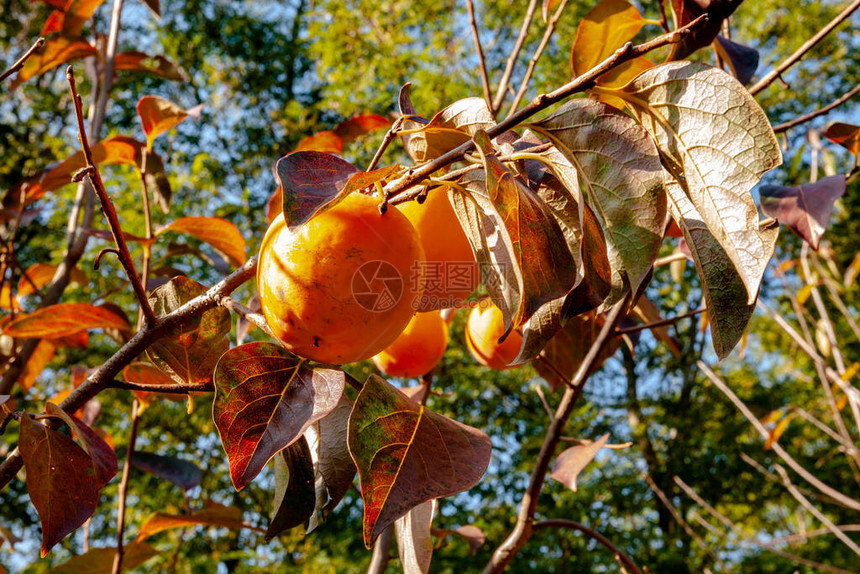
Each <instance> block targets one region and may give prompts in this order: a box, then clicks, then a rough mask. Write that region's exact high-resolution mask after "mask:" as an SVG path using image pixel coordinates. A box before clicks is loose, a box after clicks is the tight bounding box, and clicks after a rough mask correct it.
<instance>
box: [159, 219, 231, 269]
mask: <svg viewBox="0 0 860 574" xmlns="http://www.w3.org/2000/svg"><path fill="white" fill-rule="evenodd" d="M168 231H173V232H176V233H185V234H187V235H191V236H192V237H196V238H197V239H199V240H200V241H203V242H204V243H208V244H209V245H211V246H212V247H214V248H215V249H217V250H218V251H219V252H220V253H223V254H224V256H225V257H227V260H228V261H229V262H230V264H231V265H233V266H234V267H240V266H241V265H243V264H244V263H245V259H246V258H247V255H246V253H245V252H246V246H245V238H244V237H242V233H241V232H240V231H239V228H238V227H236V225H235V224H234V223H232V222H230V221H227V220H226V219H222V218H220V217H180V218H179V219H176V220H174V221H172V222H170V223H169V224H167V225H166V226H164V227H162V228H161V229H159V230H158V231H157V232H156V235H162V234H163V233H166V232H168Z"/></svg>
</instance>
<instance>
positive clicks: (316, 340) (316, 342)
mask: <svg viewBox="0 0 860 574" xmlns="http://www.w3.org/2000/svg"><path fill="white" fill-rule="evenodd" d="M319 346H320V338H319V337H314V347H319Z"/></svg>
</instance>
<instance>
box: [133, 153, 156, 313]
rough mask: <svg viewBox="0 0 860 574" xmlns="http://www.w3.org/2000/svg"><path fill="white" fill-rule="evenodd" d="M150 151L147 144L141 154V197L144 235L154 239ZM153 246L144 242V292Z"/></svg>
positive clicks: (142, 268)
mask: <svg viewBox="0 0 860 574" xmlns="http://www.w3.org/2000/svg"><path fill="white" fill-rule="evenodd" d="M148 155H149V151H148V149H147V146H144V147H143V149H142V151H141V154H140V188H141V198H142V199H143V224H144V234H143V235H144V237H145V238H146V239H152V238H153V237H155V235H154V234H153V232H152V213H151V212H150V210H149V185H148V184H147V183H146V160H147V159H148ZM151 249H152V248H151V246H150V245H149V244H148V243H144V244H143V261H142V262H141V271H140V282H141V284H142V285H143V292H144V294H146V291H147V289H146V284H147V283H148V282H149V262H150V259H151V258H152V251H151ZM143 321H144V316H143V307H142V306H141V307H140V309H139V310H138V314H137V328H138V329H140V328H141V327H143Z"/></svg>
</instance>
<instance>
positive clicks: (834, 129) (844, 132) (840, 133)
mask: <svg viewBox="0 0 860 574" xmlns="http://www.w3.org/2000/svg"><path fill="white" fill-rule="evenodd" d="M822 135H823V136H824V137H826V138H827V139H829V140H830V141H832V142H833V143H835V144H839V145H841V146H842V147H844V148H845V149H847V150H848V151H849V152H851V153H852V154H853V155H854V157H855V158H857V156H858V155H860V126H855V125H852V124H844V123H842V122H833V123H832V124H830V125H829V126H827V129H826V130H824V133H823V134H822Z"/></svg>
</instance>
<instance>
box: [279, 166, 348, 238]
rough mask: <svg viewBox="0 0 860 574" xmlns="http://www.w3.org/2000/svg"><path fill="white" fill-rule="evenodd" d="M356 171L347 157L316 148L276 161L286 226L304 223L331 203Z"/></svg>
mask: <svg viewBox="0 0 860 574" xmlns="http://www.w3.org/2000/svg"><path fill="white" fill-rule="evenodd" d="M356 172H358V168H356V167H355V166H353V165H352V164H351V163H349V162H348V161H345V160H342V159H340V158H339V157H337V156H334V155H331V154H327V153H320V152H316V151H300V152H295V153H291V154H289V155H286V156H284V157H282V158H281V159H279V160H278V161H277V162H275V181H276V182H277V183H278V189H279V191H280V192H281V195H282V201H283V211H284V219H285V221H286V223H287V226H288V227H293V226H299V225H302V224H303V223H305V222H307V221H308V220H310V218H311V217H313V216H314V215H315V214H316V213H317V212H318V211H319V210H320V209H322V208H323V207H325V206H326V205H329V204H330V203H332V202H333V201H334V200H335V199H336V198H338V197H339V194H340V192H341V190H342V189H343V188H344V186H345V185H346V182H347V180H348V179H349V178H350V176H352V175H353V174H354V173H356Z"/></svg>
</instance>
